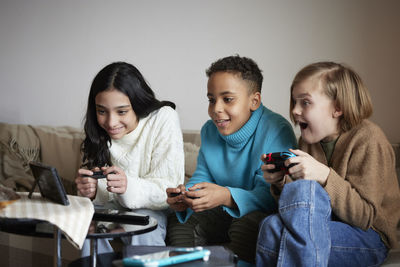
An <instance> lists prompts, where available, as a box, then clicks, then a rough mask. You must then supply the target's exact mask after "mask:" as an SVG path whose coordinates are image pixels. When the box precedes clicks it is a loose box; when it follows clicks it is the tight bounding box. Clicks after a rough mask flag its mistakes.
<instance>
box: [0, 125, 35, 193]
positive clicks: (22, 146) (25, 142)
mask: <svg viewBox="0 0 400 267" xmlns="http://www.w3.org/2000/svg"><path fill="white" fill-rule="evenodd" d="M39 152H40V143H39V139H38V138H37V136H36V135H35V132H34V130H33V128H32V127H31V126H30V125H22V124H8V123H0V183H1V184H3V185H5V186H7V187H10V188H13V189H14V190H17V191H29V190H30V189H31V187H32V184H33V176H32V172H31V170H30V168H29V162H30V161H37V160H38V159H39V154H40V153H39Z"/></svg>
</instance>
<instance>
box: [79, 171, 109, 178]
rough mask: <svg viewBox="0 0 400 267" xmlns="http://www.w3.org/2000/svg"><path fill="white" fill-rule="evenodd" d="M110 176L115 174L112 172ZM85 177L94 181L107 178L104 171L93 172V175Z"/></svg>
mask: <svg viewBox="0 0 400 267" xmlns="http://www.w3.org/2000/svg"><path fill="white" fill-rule="evenodd" d="M109 174H114V172H111V173H109ZM84 176H85V177H91V178H94V179H103V178H107V175H105V174H104V173H103V171H98V172H93V175H84Z"/></svg>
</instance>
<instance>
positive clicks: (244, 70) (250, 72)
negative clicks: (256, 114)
mask: <svg viewBox="0 0 400 267" xmlns="http://www.w3.org/2000/svg"><path fill="white" fill-rule="evenodd" d="M220 71H223V72H231V73H234V74H239V75H240V77H241V78H242V79H243V80H244V81H246V82H247V84H248V87H249V90H250V92H251V93H255V92H260V93H261V86H262V82H263V75H262V74H261V72H262V71H261V70H260V68H259V67H258V66H257V63H256V62H255V61H254V60H252V59H251V58H247V57H240V56H239V55H235V56H229V57H224V58H221V59H218V60H217V61H215V62H214V63H212V64H211V66H210V67H209V68H208V69H207V70H206V74H207V77H208V78H210V77H211V75H212V74H214V73H216V72H220Z"/></svg>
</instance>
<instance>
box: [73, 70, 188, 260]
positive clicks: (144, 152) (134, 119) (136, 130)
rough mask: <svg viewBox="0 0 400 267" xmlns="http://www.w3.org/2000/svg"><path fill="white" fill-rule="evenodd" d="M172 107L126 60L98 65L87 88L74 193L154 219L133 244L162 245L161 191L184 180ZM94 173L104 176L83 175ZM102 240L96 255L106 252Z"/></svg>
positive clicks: (163, 210)
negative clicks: (152, 227) (153, 227)
mask: <svg viewBox="0 0 400 267" xmlns="http://www.w3.org/2000/svg"><path fill="white" fill-rule="evenodd" d="M174 109H175V105H174V104H173V103H172V102H168V101H159V100H157V99H156V98H155V95H154V92H153V91H152V89H151V88H150V87H149V85H148V84H147V83H146V81H145V80H144V78H143V76H142V74H141V73H140V72H139V70H138V69H137V68H135V67H134V66H132V65H130V64H128V63H124V62H116V63H112V64H110V65H108V66H106V67H104V68H103V69H102V70H101V71H100V72H99V73H98V74H97V75H96V77H95V78H94V80H93V83H92V86H91V88H90V93H89V98H88V106H87V112H86V118H85V125H84V130H85V134H86V138H85V139H84V141H83V143H82V152H83V164H82V165H83V168H82V169H79V170H78V177H77V178H76V180H75V182H76V184H77V189H78V194H79V195H81V196H85V197H89V198H91V199H92V200H93V203H94V204H98V205H103V206H105V207H108V208H113V209H130V210H134V211H135V212H137V213H142V214H146V215H150V216H152V217H154V218H156V219H157V221H158V225H159V227H158V228H157V229H156V230H155V231H152V232H150V233H147V234H142V235H137V236H134V237H132V244H134V245H165V243H164V239H165V234H166V233H165V229H166V210H167V207H168V205H167V203H166V199H167V196H166V194H165V190H166V188H168V187H176V186H177V185H178V184H180V183H182V182H183V178H184V155H183V140H182V132H181V129H180V124H179V118H178V115H177V113H176V111H175V110H174ZM94 171H101V172H102V173H103V174H104V175H105V176H106V177H107V178H106V179H94V178H91V177H87V176H91V175H93V172H94ZM105 243H107V244H105V245H104V246H106V247H103V248H101V247H99V252H100V253H102V252H106V251H107V250H111V247H110V246H109V244H108V242H105ZM85 247H87V248H88V246H85ZM107 247H108V248H107ZM84 250H85V249H84ZM101 250H102V251H101ZM88 252H89V250H88V251H87V254H88ZM83 254H85V251H83Z"/></svg>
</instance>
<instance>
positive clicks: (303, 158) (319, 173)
mask: <svg viewBox="0 0 400 267" xmlns="http://www.w3.org/2000/svg"><path fill="white" fill-rule="evenodd" d="M289 151H290V152H292V153H293V154H295V155H296V156H297V157H293V158H290V159H288V160H287V161H288V162H289V164H291V163H298V164H297V165H295V166H293V167H291V168H289V174H290V177H291V178H292V179H293V180H297V179H305V180H315V181H317V182H318V183H319V184H320V185H322V186H325V184H326V180H327V179H328V175H329V172H330V169H329V167H328V166H326V165H325V164H322V163H321V162H319V161H317V160H316V159H314V158H313V157H312V156H310V155H309V154H307V153H306V152H304V151H301V150H299V149H289Z"/></svg>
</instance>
